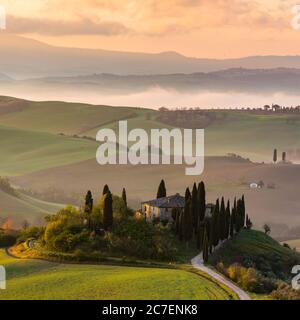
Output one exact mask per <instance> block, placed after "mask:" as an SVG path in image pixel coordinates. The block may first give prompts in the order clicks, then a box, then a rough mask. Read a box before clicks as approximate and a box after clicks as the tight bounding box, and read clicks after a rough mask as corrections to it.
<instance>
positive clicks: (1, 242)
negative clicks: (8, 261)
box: [0, 232, 17, 248]
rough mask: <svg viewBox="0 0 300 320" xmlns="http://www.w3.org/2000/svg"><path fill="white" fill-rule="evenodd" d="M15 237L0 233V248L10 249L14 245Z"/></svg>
mask: <svg viewBox="0 0 300 320" xmlns="http://www.w3.org/2000/svg"><path fill="white" fill-rule="evenodd" d="M16 240H17V239H16V236H14V235H12V234H7V233H4V232H0V248H7V247H11V246H13V245H14V244H15V243H16Z"/></svg>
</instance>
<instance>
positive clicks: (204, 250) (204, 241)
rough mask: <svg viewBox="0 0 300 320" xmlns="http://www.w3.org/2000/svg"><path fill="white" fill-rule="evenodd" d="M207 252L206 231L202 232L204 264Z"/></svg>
mask: <svg viewBox="0 0 300 320" xmlns="http://www.w3.org/2000/svg"><path fill="white" fill-rule="evenodd" d="M208 251H209V243H208V237H207V232H206V229H205V230H204V236H203V253H202V255H203V261H204V262H205V263H206V262H208Z"/></svg>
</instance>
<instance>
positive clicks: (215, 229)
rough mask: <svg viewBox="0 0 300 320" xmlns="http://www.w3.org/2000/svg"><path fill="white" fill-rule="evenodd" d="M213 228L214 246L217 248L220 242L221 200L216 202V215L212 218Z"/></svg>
mask: <svg viewBox="0 0 300 320" xmlns="http://www.w3.org/2000/svg"><path fill="white" fill-rule="evenodd" d="M211 223H212V227H211V232H212V239H213V243H212V244H213V246H214V247H216V246H217V245H218V244H219V240H220V204H219V199H217V201H216V206H215V209H214V213H213V216H212V221H211Z"/></svg>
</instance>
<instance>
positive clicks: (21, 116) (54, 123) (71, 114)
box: [0, 100, 138, 135]
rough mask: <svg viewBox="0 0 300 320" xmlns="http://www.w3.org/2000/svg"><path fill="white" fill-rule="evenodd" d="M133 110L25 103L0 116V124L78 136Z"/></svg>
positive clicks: (129, 114)
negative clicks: (22, 106) (20, 107)
mask: <svg viewBox="0 0 300 320" xmlns="http://www.w3.org/2000/svg"><path fill="white" fill-rule="evenodd" d="M0 102H1V100H0ZM135 110H136V109H134V108H122V107H119V108H118V107H114V108H112V107H108V106H93V105H88V104H81V103H67V102H59V101H49V102H47V101H45V102H28V103H27V104H26V107H25V108H24V109H23V110H21V111H18V112H10V113H6V114H3V115H1V117H0V124H2V125H5V126H8V127H15V128H20V129H26V130H31V131H32V130H33V131H44V132H49V133H65V134H68V135H72V134H82V133H84V132H86V131H89V130H92V129H93V128H96V127H100V126H102V125H104V124H105V123H110V122H112V121H116V120H119V119H123V118H131V117H134V116H135V115H136V114H135ZM137 110H138V109H137Z"/></svg>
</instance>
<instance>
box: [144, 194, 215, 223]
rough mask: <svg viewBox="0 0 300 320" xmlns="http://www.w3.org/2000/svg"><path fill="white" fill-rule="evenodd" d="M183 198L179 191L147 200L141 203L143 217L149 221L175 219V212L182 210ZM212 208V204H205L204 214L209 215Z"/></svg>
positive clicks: (170, 220)
mask: <svg viewBox="0 0 300 320" xmlns="http://www.w3.org/2000/svg"><path fill="white" fill-rule="evenodd" d="M184 205H185V198H184V197H182V196H181V195H180V194H179V193H176V194H175V195H172V196H169V197H164V198H158V199H154V200H149V201H145V202H142V203H141V212H142V215H143V216H144V217H145V219H146V220H147V221H148V222H150V221H153V220H154V219H159V220H167V221H169V222H172V221H174V220H175V217H176V213H177V212H179V214H180V213H181V212H183V210H184ZM213 209H214V205H213V204H207V205H206V213H205V215H206V216H210V215H211V213H212V211H213Z"/></svg>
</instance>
